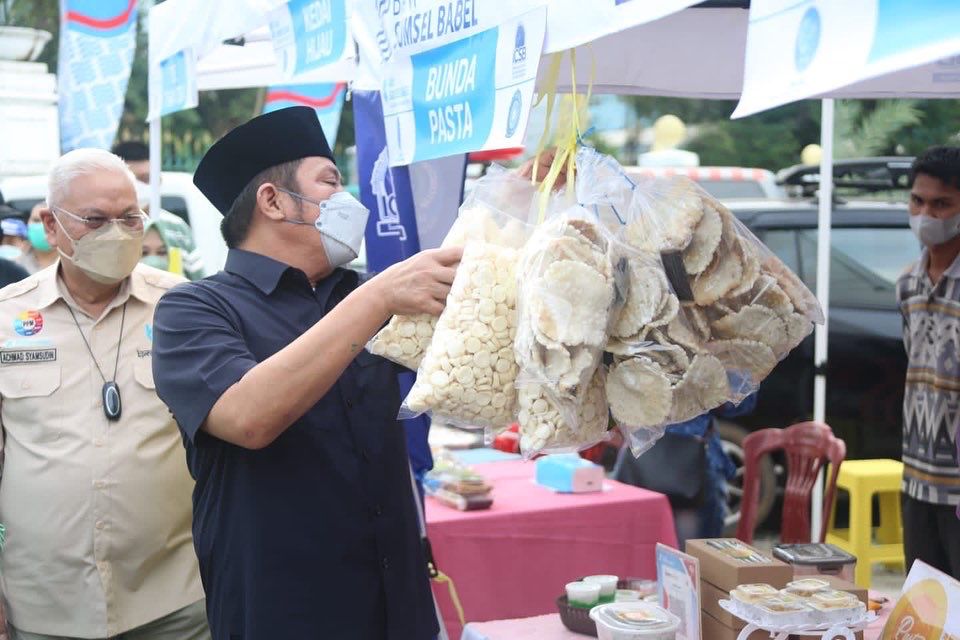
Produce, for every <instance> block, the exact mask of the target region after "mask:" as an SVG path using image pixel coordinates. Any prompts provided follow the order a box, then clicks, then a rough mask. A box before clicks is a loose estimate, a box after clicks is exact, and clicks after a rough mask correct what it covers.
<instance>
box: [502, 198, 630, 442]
mask: <svg viewBox="0 0 960 640" xmlns="http://www.w3.org/2000/svg"><path fill="white" fill-rule="evenodd" d="M610 250H611V243H610V238H609V234H608V232H607V230H606V229H605V228H604V226H603V225H602V224H601V223H600V221H599V219H598V218H597V216H596V215H595V214H594V213H593V212H591V211H590V210H589V209H586V208H584V207H580V206H573V207H568V208H565V209H563V210H562V211H560V212H559V213H558V214H556V215H553V216H552V217H549V218H548V219H547V220H546V221H545V222H544V223H542V224H541V225H539V226H538V227H537V228H536V230H535V231H534V233H533V235H532V236H531V238H530V240H529V241H528V242H527V244H526V246H525V247H524V249H523V252H522V256H521V260H520V268H519V272H518V283H519V288H518V290H519V295H518V326H517V338H516V343H515V351H516V356H517V362H518V363H519V365H520V376H519V378H518V384H517V386H518V399H519V406H520V411H519V416H518V422H519V426H520V450H521V453H522V454H523V455H524V456H525V457H528V458H529V457H531V456H533V455H536V454H540V453H558V452H568V451H578V450H580V449H584V448H587V447H590V446H592V445H594V444H596V443H597V442H600V441H601V440H604V439H605V437H606V434H607V429H608V426H609V411H608V407H607V401H606V397H605V394H604V380H605V376H604V371H603V368H602V367H601V359H602V355H603V348H604V345H605V344H606V341H607V331H608V327H609V324H610V319H611V317H613V314H614V310H615V307H616V303H617V295H616V287H615V282H614V281H615V278H614V270H613V265H612V263H611V257H610Z"/></svg>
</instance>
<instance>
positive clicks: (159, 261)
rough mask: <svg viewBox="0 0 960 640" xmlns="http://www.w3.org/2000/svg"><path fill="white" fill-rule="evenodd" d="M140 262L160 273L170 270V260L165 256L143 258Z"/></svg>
mask: <svg viewBox="0 0 960 640" xmlns="http://www.w3.org/2000/svg"><path fill="white" fill-rule="evenodd" d="M140 262H142V263H143V264H145V265H147V266H148V267H153V268H154V269H160V270H162V271H168V270H169V269H170V258H168V257H167V256H143V257H142V258H140Z"/></svg>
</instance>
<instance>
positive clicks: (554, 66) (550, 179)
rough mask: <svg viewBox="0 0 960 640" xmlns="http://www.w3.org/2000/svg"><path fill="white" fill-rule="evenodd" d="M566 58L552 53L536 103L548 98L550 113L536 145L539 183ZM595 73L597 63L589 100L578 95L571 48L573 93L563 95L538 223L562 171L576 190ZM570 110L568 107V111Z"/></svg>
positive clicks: (590, 85) (593, 67)
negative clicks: (539, 170)
mask: <svg viewBox="0 0 960 640" xmlns="http://www.w3.org/2000/svg"><path fill="white" fill-rule="evenodd" d="M562 59H563V52H560V53H555V54H553V57H552V58H551V60H550V67H549V69H548V70H547V81H546V83H545V84H544V91H543V92H542V93H541V94H540V98H538V100H537V104H539V103H540V101H541V100H542V99H543V97H546V98H547V113H546V123H545V125H544V129H543V134H542V135H541V136H540V142H539V143H538V144H537V151H536V154H535V156H534V160H533V166H534V171H533V176H532V180H533V181H534V182H536V177H537V173H538V171H537V169H538V167H539V160H540V154H541V153H542V152H543V150H544V148H545V147H546V143H547V139H548V137H549V132H550V120H551V116H552V115H553V105H554V101H555V99H556V93H557V82H558V79H559V75H560V63H561V61H562ZM595 74H596V61H595V60H594V61H593V65H592V67H591V72H590V81H589V84H588V88H587V94H586V97H585V98H584V96H581V95H578V94H577V54H576V50H575V49H570V84H571V89H572V91H571V94H570V95H569V96H564V100H563V103H564V104H563V108H562V113H563V115H562V116H561V119H560V120H559V121H558V123H557V132H556V135H555V143H556V145H555V146H556V149H557V151H556V155H555V156H554V158H553V162H552V163H551V165H550V169H549V170H548V171H547V175H546V176H545V177H544V179H543V181H542V182H541V183H540V185H539V187H538V188H539V190H540V201H539V214H538V216H537V223H538V224H539V223H541V222H543V219H544V217H545V216H546V211H547V206H548V205H549V202H550V193H551V192H552V191H553V186H554V185H555V184H556V182H557V178H558V177H559V176H560V172H561V171H563V170H564V169H566V172H567V189H568V191H570V192H572V190H573V188H574V180H575V178H576V159H577V144H578V143H579V141H580V136H581V134H582V131H583V126H582V125H583V124H585V123H586V121H587V118H588V108H589V104H590V96H591V95H592V93H593V78H594V75H595ZM565 107H569V108H565Z"/></svg>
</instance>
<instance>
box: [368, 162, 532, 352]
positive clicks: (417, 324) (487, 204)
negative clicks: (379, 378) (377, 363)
mask: <svg viewBox="0 0 960 640" xmlns="http://www.w3.org/2000/svg"><path fill="white" fill-rule="evenodd" d="M534 193H535V187H534V186H533V185H531V184H530V183H529V182H528V181H526V180H520V179H518V178H517V177H516V176H515V175H514V174H512V173H510V172H508V171H507V170H505V169H502V168H501V167H497V166H493V167H491V168H490V169H489V171H488V173H487V175H485V176H484V177H483V178H481V179H480V180H478V181H477V183H476V184H475V185H474V188H473V191H471V193H470V195H469V196H468V197H467V198H466V200H465V201H464V203H463V204H462V205H461V206H460V212H459V214H458V215H457V219H456V220H455V221H454V223H453V226H451V227H450V231H449V232H448V233H447V235H446V237H445V238H444V240H443V244H442V245H441V246H443V247H462V246H464V245H466V243H467V240H468V239H471V240H473V241H483V242H492V243H495V244H505V245H507V246H509V245H510V244H511V243H513V244H517V243H518V242H520V241H522V238H523V237H525V234H521V235H520V236H517V237H516V238H511V237H509V236H506V235H505V233H506V234H510V233H512V232H513V231H514V230H515V229H514V228H513V227H512V226H507V227H506V228H502V227H501V226H499V225H498V224H497V220H496V216H495V215H494V213H493V212H494V211H500V212H503V213H504V214H505V215H506V216H507V217H508V218H516V219H517V220H518V221H519V220H524V221H525V220H526V219H527V217H528V216H529V210H530V203H531V202H532V201H533V198H534ZM436 326H437V318H436V317H435V316H431V315H429V314H421V315H415V316H394V317H393V318H391V319H390V322H388V323H387V325H386V326H385V327H384V328H383V329H381V330H380V332H379V333H377V335H375V336H374V337H373V338H372V339H371V340H370V342H369V343H368V344H367V350H368V351H370V353H372V354H374V355H378V356H382V357H384V358H387V359H388V360H392V361H393V362H396V363H397V364H399V365H401V366H403V367H406V368H407V369H410V370H411V371H416V370H417V369H419V368H420V362H421V360H423V355H424V354H425V353H426V351H427V347H428V346H429V345H430V341H431V339H432V338H433V332H434V329H435V328H436Z"/></svg>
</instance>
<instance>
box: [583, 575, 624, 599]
mask: <svg viewBox="0 0 960 640" xmlns="http://www.w3.org/2000/svg"><path fill="white" fill-rule="evenodd" d="M583 581H584V582H589V583H592V584H598V585H600V602H601V604H602V603H607V602H613V598H614V594H615V593H616V591H617V583H618V582H620V578H619V576H610V575H599V576H587V577H586V578H584V579H583Z"/></svg>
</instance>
